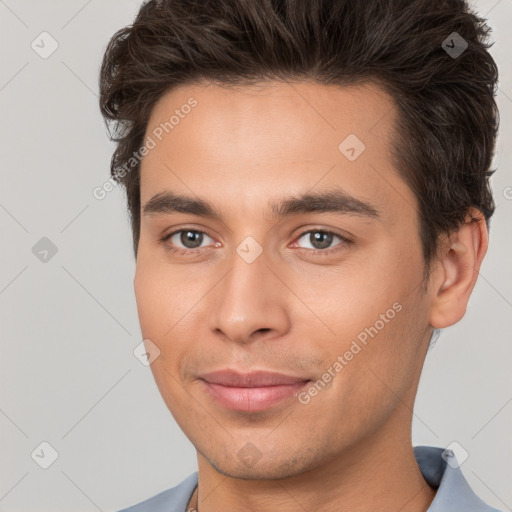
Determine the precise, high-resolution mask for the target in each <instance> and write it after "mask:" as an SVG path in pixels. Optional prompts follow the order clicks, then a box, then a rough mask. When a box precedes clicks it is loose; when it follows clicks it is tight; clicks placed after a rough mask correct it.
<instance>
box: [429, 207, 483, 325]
mask: <svg viewBox="0 0 512 512" xmlns="http://www.w3.org/2000/svg"><path fill="white" fill-rule="evenodd" d="M488 244H489V237H488V232H487V225H486V223H485V218H484V216H483V215H482V213H481V212H480V211H479V210H476V209H474V208H473V209H471V210H470V212H469V213H468V215H467V216H466V220H465V223H464V224H463V225H462V226H461V227H460V229H459V230H458V231H454V232H452V233H450V235H449V236H448V237H447V238H445V239H444V240H443V241H442V242H441V243H440V247H439V251H438V255H437V264H436V267H435V270H434V271H433V273H432V276H431V283H430V286H431V288H430V289H431V307H430V313H429V316H430V325H431V326H432V327H434V328H436V329H442V328H444V327H449V326H450V325H453V324H455V323H457V322H458V321H459V320H460V319H461V318H462V317H463V316H464V314H465V313H466V307H467V304H468V301H469V297H470V295H471V292H472V291H473V288H474V286H475V283H476V280H477V277H478V271H479V270H480V265H481V263H482V260H483V258H484V256H485V253H486V252H487V247H488Z"/></svg>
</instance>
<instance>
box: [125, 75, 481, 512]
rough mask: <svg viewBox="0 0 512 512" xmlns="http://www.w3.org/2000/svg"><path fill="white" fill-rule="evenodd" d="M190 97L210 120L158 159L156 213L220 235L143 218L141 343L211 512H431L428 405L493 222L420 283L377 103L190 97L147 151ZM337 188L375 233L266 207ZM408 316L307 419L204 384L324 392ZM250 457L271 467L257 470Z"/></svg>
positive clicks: (227, 94)
mask: <svg viewBox="0 0 512 512" xmlns="http://www.w3.org/2000/svg"><path fill="white" fill-rule="evenodd" d="M191 96H193V97H194V98H195V99H196V100H197V102H198V104H197V106H196V107H195V108H194V109H193V110H192V111H191V113H190V114H188V115H187V116H185V117H184V118H183V119H180V122H179V124H178V125H177V126H175V127H174V128H173V129H172V130H171V131H169V133H168V134H166V135H165V137H163V139H162V141H161V142H158V144H157V145H156V147H155V148H154V149H152V150H151V151H150V152H149V153H148V154H147V155H146V156H145V157H144V160H143V162H142V165H141V205H142V208H144V205H145V204H146V203H147V201H148V200H149V199H150V198H151V197H152V196H153V195H155V194H157V193H160V192H164V191H166V190H171V191H173V192H175V193H179V194H183V195H187V196H189V197H192V198H198V197H199V198H202V199H204V200H207V201H208V202H210V203H212V204H213V205H214V206H215V207H216V208H217V209H219V210H220V211H221V212H222V216H223V217H222V221H219V220H215V219H209V218H204V217H201V216H197V215H192V214H184V213H167V214H153V215H142V219H141V234H140V242H139V247H138V254H137V266H136V274H135V279H134V287H135V294H136V300H137V307H138V314H139V320H140V325H141V330H142V334H143V337H144V338H145V339H150V340H151V341H152V342H153V343H154V344H155V345H156V346H157V347H158V349H159V350H160V355H159V357H157V358H156V359H155V361H154V362H153V363H152V364H151V369H152V372H153V375H154V378H155V380H156V383H157V385H158V388H159V390H160V392H161V395H162V397H163V399H164V401H165V403H166V405H167V406H168V408H169V410H170V411H171V413H172V415H173V416H174V418H175V420H176V421H177V423H178V424H179V426H180V427H181V428H182V430H183V431H184V433H185V434H186V435H187V437H188V438H189V439H190V441H191V442H192V443H193V444H194V446H195V447H196V450H197V459H198V472H199V484H198V491H199V504H198V509H199V510H200V512H213V511H219V510H230V511H242V510H245V511H246V510H255V511H256V510H257V511H260V512H266V511H273V512H275V511H276V510H279V511H282V512H288V511H290V512H291V511H294V512H296V511H297V510H301V509H303V510H308V511H310V510H316V511H322V512H324V511H334V510H336V511H340V510H347V511H348V510H350V511H352V512H358V511H361V512H362V511H365V512H367V511H368V510H372V509H378V510H380V511H382V512H384V511H390V512H391V511H395V512H396V511H397V510H400V511H403V512H406V511H410V512H412V511H424V510H427V509H428V507H429V505H430V503H431V501H432V499H433V498H434V495H435V491H434V490H433V489H431V488H430V487H429V486H428V485H427V483H426V482H425V481H424V479H423V477H422V475H421V472H420V471H419V468H418V466H417V464H416V461H415V458H414V455H413V450H412V440H411V423H412V410H413V406H414V399H415V395H416V391H417V387H418V382H419V378H420V374H421V370H422V366H423V362H424V358H425V355H426V352H427V348H428V342H429V339H430V335H431V333H432V328H434V327H435V328H444V327H447V326H449V325H452V324H454V323H456V322H458V321H459V320H460V319H461V318H462V317H463V316H464V313H465V311H466V305H467V302H468V299H469V296H470V294H471V291H472V289H473V287H474V284H475V281H476V278H477V275H478V269H479V267H480V264H481V261H482V259H483V257H484V255H485V252H486V249H487V243H488V240H487V229H486V226H485V222H484V220H483V219H482V217H481V215H480V217H479V220H477V221H473V222H467V223H466V224H464V225H463V226H462V227H461V228H460V230H459V231H457V232H454V233H452V234H451V235H450V237H448V236H445V237H443V238H442V239H441V243H440V249H439V255H438V258H437V260H436V261H435V265H434V267H433V271H432V273H431V274H430V277H429V280H428V282H427V283H423V270H424V261H423V257H422V251H421V242H420V238H419V232H418V226H419V223H418V213H417V204H418V203H417V200H416V198H415V196H414V194H413V192H412V191H411V190H410V189H409V187H408V186H407V185H406V184H405V182H404V181H403V180H402V179H401V178H400V177H399V175H398V174H397V172H396V171H395V169H394V168H393V166H392V164H391V157H390V141H391V140H392V139H391V137H392V134H393V126H394V122H395V120H396V117H395V116H396V110H395V106H394V103H393V101H392V99H391V98H390V97H389V96H387V95H386V94H385V93H384V91H383V90H382V89H380V88H379V87H378V86H376V85H372V84H366V85H358V86H351V87H343V88H342V87H334V86H325V85H319V84H314V83H308V82H301V83H296V84H293V85H290V84H288V83H281V82H272V83H269V84H267V85H265V86H259V87H255V86H246V87H239V88H237V89H234V88H226V87H219V86H217V85H214V84H209V85H208V86H205V84H204V83H197V84H189V85H186V86H181V87H179V88H177V89H174V90H172V91H171V92H168V93H167V94H166V95H165V96H163V97H162V98H161V99H160V101H159V102H158V103H157V104H156V105H155V107H154V109H153V111H152V115H151V118H150V121H149V123H148V129H147V132H146V133H147V134H151V130H152V129H154V128H155V127H156V126H158V125H159V123H161V122H165V121H166V120H168V119H169V117H170V115H172V113H173V112H174V110H175V109H176V108H180V106H181V105H183V104H185V103H186V102H187V100H188V98H190V97H191ZM351 133H353V134H356V135H357V137H358V138H359V139H360V140H361V141H363V142H364V144H365V146H366V149H365V151H364V152H363V153H361V155H360V156H359V157H358V158H357V159H356V160H354V161H349V160H348V159H347V158H346V157H345V156H344V155H343V154H342V153H341V152H340V151H339V150H338V145H339V144H340V142H341V141H343V140H344V139H345V138H346V137H347V136H348V135H349V134H351ZM340 187H341V188H343V190H345V191H347V192H348V193H350V194H351V195H353V196H355V197H357V198H359V199H361V200H364V201H369V202H371V203H372V204H373V205H375V206H376V207H377V208H378V210H379V212H380V217H379V218H378V219H373V218H368V217H365V216H362V215H354V214H347V213H344V214H333V213H322V212H320V213H318V212H315V213H306V214H297V215H292V216H290V217H286V218H282V219H275V218H272V217H271V216H270V211H269V207H268V202H269V201H275V202H279V201H280V200H282V199H283V198H284V197H289V196H290V195H295V194H301V193H304V192H315V191H327V190H331V189H333V188H340ZM473 214H474V215H479V212H476V211H475V212H473ZM178 229H185V230H187V229H195V230H199V231H203V232H205V233H206V234H205V235H204V237H203V238H202V239H200V240H199V241H198V242H197V243H196V245H195V246H194V245H193V244H190V243H189V245H188V246H187V245H184V243H183V241H182V239H181V241H180V235H179V234H178V235H176V236H174V237H173V238H172V239H170V240H167V241H165V242H161V241H160V239H161V238H162V237H163V236H164V235H165V234H169V233H172V232H173V231H176V230H178ZM315 230H330V231H333V232H335V233H336V234H340V235H342V236H346V237H348V238H349V239H351V240H352V241H353V243H352V244H349V245H347V244H345V243H343V240H342V239H338V238H337V237H334V238H333V239H332V242H331V244H330V245H328V249H334V248H335V247H337V249H339V250H338V251H335V252H331V253H330V254H328V255H325V254H318V253H316V254H315V253H313V250H314V249H316V248H318V247H319V245H318V244H317V245H313V244H314V239H313V240H312V235H313V234H314V233H315ZM311 231H313V233H311ZM304 233H306V234H305V235H304ZM248 236H251V237H253V238H254V239H255V240H256V241H257V242H258V243H259V245H260V246H261V248H262V253H261V254H260V255H259V256H258V257H257V258H256V259H255V260H254V261H253V262H252V263H247V262H246V261H245V260H244V259H243V258H241V257H240V256H239V254H238V253H237V252H236V249H237V247H238V246H239V245H240V244H241V242H242V241H243V240H244V239H245V238H246V237H248ZM169 247H175V248H178V249H182V250H184V251H189V255H186V256H185V255H180V254H175V253H171V252H169V250H168V248H169ZM194 247H200V250H199V251H201V250H202V251H203V252H198V249H194ZM320 248H321V247H320ZM194 251H195V253H194ZM190 254H192V256H190ZM394 303H399V304H400V305H401V306H402V308H401V310H400V312H398V313H396V315H395V316H394V318H393V319H392V320H390V321H389V322H387V323H385V326H384V328H382V329H381V330H380V331H379V332H378V335H376V336H375V337H374V338H369V340H368V344H367V345H366V346H364V347H363V348H362V350H361V351H360V352H359V353H357V355H355V356H354V357H353V359H352V360H350V361H349V362H347V364H346V365H345V366H344V367H343V369H342V371H339V372H338V373H336V376H335V377H334V378H332V380H331V381H330V383H329V385H328V386H326V387H325V389H322V390H321V391H320V392H318V394H317V395H316V396H314V397H312V398H311V400H310V402H309V403H307V404H302V403H300V402H299V401H298V400H297V399H296V398H295V397H292V398H291V400H286V401H285V402H283V403H281V404H278V405H277V406H274V407H272V408H271V409H269V410H266V411H262V412H258V413H256V412H253V413H247V412H239V411H232V410H228V409H226V408H224V407H222V406H221V405H219V404H217V403H216V402H215V401H213V400H212V399H211V398H210V397H209V396H208V395H207V394H206V393H205V391H204V388H203V383H202V382H201V381H200V379H199V378H198V375H199V374H202V373H205V372H209V371H214V370H218V369H221V368H226V367H229V368H234V369H238V370H239V371H242V372H248V371H251V370H270V371H278V372H281V373H285V374H289V375H294V376H301V377H304V378H311V379H313V380H314V381H316V380H317V379H319V378H320V377H321V376H322V375H323V374H324V373H325V372H326V371H327V370H328V368H330V367H332V366H333V363H334V362H335V361H336V360H337V358H338V356H339V355H343V354H345V352H346V351H347V350H349V349H350V346H351V343H352V342H353V340H355V339H357V336H358V334H360V333H361V332H362V331H364V329H365V328H367V327H369V326H373V325H375V323H376V321H377V320H379V318H381V317H380V315H382V314H384V313H385V312H386V311H387V310H389V309H390V308H391V307H392V305H393V304H394ZM248 443H251V445H248ZM244 447H245V450H248V449H250V450H252V452H251V453H253V452H254V453H257V454H258V456H259V459H258V460H257V461H256V462H254V463H252V464H248V463H246V461H245V462H244V460H242V458H241V457H240V453H244V452H240V450H242V449H244ZM248 447H249V448H248Z"/></svg>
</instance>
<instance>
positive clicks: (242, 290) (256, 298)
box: [209, 252, 291, 344]
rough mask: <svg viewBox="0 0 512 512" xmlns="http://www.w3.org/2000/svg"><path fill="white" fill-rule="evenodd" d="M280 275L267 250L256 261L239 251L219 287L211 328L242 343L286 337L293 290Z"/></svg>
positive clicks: (211, 316) (214, 303)
mask: <svg viewBox="0 0 512 512" xmlns="http://www.w3.org/2000/svg"><path fill="white" fill-rule="evenodd" d="M276 274H278V271H276V270H274V269H271V268H269V266H268V262H267V258H266V257H265V253H264V252H263V253H262V254H260V256H258V258H256V260H254V261H253V262H252V263H248V262H247V261H245V260H244V259H243V258H241V257H240V256H239V255H238V254H237V253H235V254H234V255H233V258H232V266H231V270H229V271H228V272H227V274H226V275H225V277H224V278H223V279H222V280H221V281H220V282H219V284H218V285H217V286H216V287H215V289H216V290H215V297H214V300H213V310H212V312H211V315H210V317H209V319H210V326H209V327H210V329H211V330H212V331H213V332H215V334H216V335H218V336H221V337H223V338H224V339H225V340H229V341H231V342H234V343H239V344H240V343H243V344H245V343H250V342H252V341H255V340H261V339H271V338H278V337H281V336H283V335H284V334H285V333H286V332H287V331H288V330H289V329H290V316H289V309H288V307H289V303H288V302H289V300H290V295H291V292H290V291H289V290H288V288H287V287H286V286H285V285H284V284H283V282H282V281H285V280H284V279H282V277H281V279H279V278H278V277H277V276H276Z"/></svg>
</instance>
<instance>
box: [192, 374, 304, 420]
mask: <svg viewBox="0 0 512 512" xmlns="http://www.w3.org/2000/svg"><path fill="white" fill-rule="evenodd" d="M199 378H200V379H201V381H202V382H203V383H204V384H203V388H204V391H205V392H206V393H207V394H208V395H209V396H210V397H212V398H213V399H214V400H215V401H216V402H217V403H218V404H220V405H221V406H223V407H226V408H228V409H233V410H238V411H245V412H257V411H262V410H265V409H268V408H270V407H273V406H275V405H277V404H278V403H280V402H282V401H284V400H286V399H290V398H291V397H292V396H293V395H296V394H297V393H298V392H299V391H300V390H301V389H302V388H303V387H305V386H306V385H307V383H308V382H310V379H307V378H304V377H295V376H291V375H285V374H282V373H275V372H266V371H254V372H251V373H246V374H244V373H239V372H236V371H234V370H229V369H226V370H220V371H216V372H211V373H206V374H204V375H200V376H199Z"/></svg>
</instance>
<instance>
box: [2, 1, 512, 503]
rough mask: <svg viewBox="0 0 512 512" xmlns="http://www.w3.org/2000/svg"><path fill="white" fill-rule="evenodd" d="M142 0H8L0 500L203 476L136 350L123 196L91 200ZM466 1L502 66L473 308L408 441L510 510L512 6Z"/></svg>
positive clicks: (81, 494)
mask: <svg viewBox="0 0 512 512" xmlns="http://www.w3.org/2000/svg"><path fill="white" fill-rule="evenodd" d="M140 3H141V2H140V1H138V0H137V1H135V0H122V1H121V0H102V1H99V0H89V1H85V0H66V1H64V0H59V1H58V0H53V1H49V0H47V1H36V0H32V1H29V0H5V1H4V0H0V42H1V46H0V52H1V62H2V64H1V66H0V109H1V110H0V111H1V120H2V121H1V125H0V130H1V132H0V145H1V146H0V154H1V172H2V187H1V189H0V223H1V228H2V233H3V234H2V243H1V247H2V250H1V255H2V265H1V266H0V306H1V321H0V336H1V344H2V346H1V351H2V357H1V359H0V364H1V367H0V393H1V394H0V428H1V436H0V443H1V444H0V460H1V468H0V470H1V475H0V510H1V511H5V512H7V511H17V512H19V511H34V512H35V511H52V512H58V511H70V510H73V511H74V512H79V511H95V510H101V511H105V512H107V511H113V510H118V509H120V508H122V507H125V506H128V505H130V504H133V503H135V502H138V501H141V500H143V499H145V498H147V497H149V496H152V495H154V494H156V493H157V492H159V491H161V490H163V489H166V488H168V487H171V486H173V485H175V484H177V483H178V482H180V481H181V480H182V479H183V478H185V477H186V476H187V475H189V474H190V473H191V472H192V471H195V469H196V460H195V451H194V448H193V446H192V445H191V444H190V442H189V441H188V440H187V438H186V437H185V436H184V434H183V433H182V432H181V431H180V429H179V428H178V427H177V425H176V424H175V422H174V420H173V419H172V416H171V415H170V413H169V412H168V410H167V409H166V407H165V405H164V403H163V401H162V399H161V397H160V394H159V392H158V389H157V387H156V385H155V383H154V381H153V378H152V375H151V372H150V369H149V368H148V367H146V366H144V365H143V364H141V363H140V362H139V360H138V359H136V358H135V356H134V355H133V350H134V348H135V347H136V346H137V345H138V344H139V343H140V342H141V333H140V329H139V324H138V319H137V311H136V306H135V299H134V294H133V274H134V269H135V263H134V259H133V257H132V249H131V233H130V229H129V224H128V216H127V213H126V211H125V201H124V195H123V193H122V191H121V190H120V189H117V188H116V189H115V190H113V191H112V192H110V193H109V194H107V197H106V198H105V199H103V200H101V201H100V200H97V199H95V198H94V197H93V195H92V190H93V189H94V187H96V186H100V185H101V184H102V183H103V182H104V181H105V180H106V179H107V178H108V177H109V159H110V156H111V153H112V151H113V149H114V146H113V144H112V143H110V142H109V141H108V140H107V136H106V132H105V128H104V125H103V122H102V119H101V117H100V114H99V110H98V105H97V90H98V86H97V81H98V69H99V65H100V62H101V57H102V54H103V51H104V49H105V45H106V43H107V41H108V40H109V38H110V37H111V36H112V35H113V33H114V32H115V31H116V30H117V29H119V28H121V27H122V26H124V25H127V24H129V23H131V21H132V20H133V17H134V15H135V13H136V12H137V10H138V8H139V6H140ZM475 5H476V8H477V10H478V12H479V13H480V14H481V15H484V16H486V17H487V16H488V17H489V23H490V25H491V27H492V28H493V30H494V32H493V36H492V37H493V39H494V40H496V44H495V46H494V48H493V49H492V50H491V52H492V54H493V55H494V57H495V59H496V61H497V63H498V66H499V67H500V74H501V79H500V84H499V94H498V103H499V107H500V110H501V131H500V138H499V141H498V147H497V153H496V157H495V161H494V166H498V168H499V170H498V172H497V173H496V174H495V176H494V178H493V181H492V183H493V190H494V192H495V197H496V201H497V211H496V214H495V217H494V218H493V221H492V225H491V233H490V241H491V243H490V249H489V252H488V254H487V256H486V259H485V261H484V264H483V267H482V269H481V275H480V278H479V281H478V283H477V285H476V289H475V291H474V293H473V296H472V298H471V300H470V303H469V307H468V311H467V314H466V317H465V318H464V319H463V320H462V321H461V322H460V323H459V324H457V325H455V326H453V327H451V328H448V329H446V330H444V331H443V332H442V334H441V336H440V338H439V340H438V341H437V343H436V345H435V346H434V347H433V348H432V349H431V350H430V352H429V355H428V357H427V361H426V365H425V370H424V374H423V379H422V381H421V384H420V390H419V394H418V398H417V404H416V409H415V417H414V424H413V441H414V444H430V445H436V446H442V447H446V446H447V445H449V444H450V443H452V442H453V441H456V442H457V443H459V444H458V445H457V449H456V453H457V450H458V451H459V453H461V452H460V447H462V449H463V450H465V451H467V453H468V454H469V457H468V458H467V459H466V460H465V461H464V462H463V464H462V470H463V473H464V475H465V476H466V478H467V480H468V481H469V483H470V485H471V486H472V487H473V489H474V490H475V491H476V492H477V494H479V495H480V496H481V497H482V498H483V499H484V500H485V501H487V502H488V503H489V504H491V505H493V506H495V507H497V508H499V509H501V510H512V486H511V485H510V482H511V475H512V471H511V470H512V443H511V437H510V431H511V425H512V385H511V384H512V375H511V372H510V361H511V356H512V344H511V343H510V342H511V333H512V325H511V317H512V273H511V270H510V268H511V266H510V262H511V261H512V243H511V241H512V237H511V229H510V221H511V217H512V172H511V164H512V141H511V130H512V76H511V69H512V68H511V66H510V48H512V31H510V24H511V23H512V3H511V0H500V1H497V0H489V1H487V0H479V1H478V2H475ZM43 31H47V32H49V33H50V34H51V37H52V38H53V39H54V40H56V41H57V43H58V45H59V46H58V49H57V50H56V51H55V52H54V53H53V54H52V55H51V56H49V57H48V58H46V59H43V58H41V57H40V55H39V54H38V53H36V51H34V50H33V49H32V47H31V43H32V41H34V40H35V41H36V43H37V42H38V41H40V40H41V38H40V37H38V36H39V34H40V33H41V32H43ZM39 45H40V47H42V45H43V43H40V42H39ZM44 48H45V49H46V50H48V49H49V48H51V41H50V40H49V39H46V40H45V43H44ZM41 51H42V48H41ZM43 237H47V238H48V239H50V240H51V242H52V243H53V244H54V245H55V246H56V248H57V253H56V254H55V255H53V256H51V252H50V253H48V256H47V261H46V262H42V261H41V260H40V259H39V258H38V257H36V255H35V254H34V253H33V250H32V248H33V247H34V245H36V244H37V243H38V242H39V241H40V239H41V238H43ZM39 243H40V244H44V243H45V242H39ZM46 243H47V242H46ZM36 247H39V246H36ZM43 248H44V247H43ZM39 250H42V249H41V248H40V247H39ZM43 441H46V442H48V443H50V445H51V446H53V448H54V449H55V450H56V451H57V452H58V458H57V460H56V461H55V462H54V463H53V464H52V465H51V466H50V467H49V468H48V469H42V468H41V467H40V466H39V465H38V464H37V463H36V462H35V461H34V460H33V458H32V457H31V454H32V453H33V452H34V450H36V454H37V453H39V459H38V457H37V455H35V456H34V458H35V459H36V460H40V461H42V460H43V459H44V458H45V457H48V456H49V451H48V449H45V448H44V446H43V449H42V450H43V451H41V447H40V444H41V443H42V442H43ZM459 445H460V447H459ZM45 450H46V451H45ZM46 460H48V459H46Z"/></svg>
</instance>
